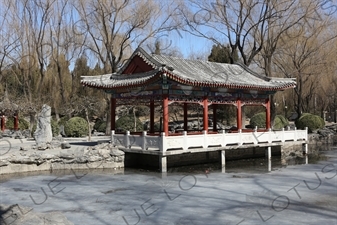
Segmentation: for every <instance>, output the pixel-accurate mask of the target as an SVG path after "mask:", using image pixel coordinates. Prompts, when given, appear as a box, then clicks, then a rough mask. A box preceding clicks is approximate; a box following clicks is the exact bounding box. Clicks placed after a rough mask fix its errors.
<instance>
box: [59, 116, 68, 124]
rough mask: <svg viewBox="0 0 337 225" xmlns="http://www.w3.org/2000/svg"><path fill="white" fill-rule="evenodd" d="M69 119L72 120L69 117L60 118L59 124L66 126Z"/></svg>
mask: <svg viewBox="0 0 337 225" xmlns="http://www.w3.org/2000/svg"><path fill="white" fill-rule="evenodd" d="M69 119H70V118H69V116H63V117H61V118H60V120H59V122H58V124H59V125H63V126H64V125H66V122H67V121H68V120H69Z"/></svg>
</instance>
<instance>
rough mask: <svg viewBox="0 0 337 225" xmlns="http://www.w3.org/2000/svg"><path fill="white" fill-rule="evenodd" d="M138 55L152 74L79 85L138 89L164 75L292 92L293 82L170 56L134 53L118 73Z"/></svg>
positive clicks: (191, 82)
mask: <svg viewBox="0 0 337 225" xmlns="http://www.w3.org/2000/svg"><path fill="white" fill-rule="evenodd" d="M136 55H138V56H139V57H141V58H142V59H143V60H144V62H146V63H147V64H149V65H150V66H151V67H152V68H153V70H152V71H150V72H146V73H141V74H121V73H120V72H119V73H116V74H112V75H111V74H110V75H102V76H100V77H97V76H94V77H83V79H82V84H84V85H87V86H93V87H101V88H114V87H123V86H129V85H142V84H144V83H145V82H148V81H149V80H150V79H152V78H155V77H158V78H159V77H160V76H163V75H166V76H167V77H168V78H170V79H172V80H175V81H177V82H179V83H182V84H186V85H193V86H205V87H207V86H208V87H226V88H238V89H255V90H283V89H287V88H293V87H295V85H296V82H295V81H294V80H293V79H288V78H269V77H266V76H262V75H259V74H257V73H255V72H253V71H251V70H250V69H248V68H247V67H245V66H243V65H240V64H225V63H215V62H208V61H202V60H188V59H182V58H176V57H171V56H163V55H155V54H152V55H150V54H148V53H146V52H145V51H144V50H143V49H141V48H139V49H137V50H136V51H135V52H134V53H133V55H132V56H131V58H130V60H129V61H128V62H127V63H126V65H124V67H123V68H121V70H120V71H124V69H125V68H126V67H127V66H128V65H129V63H130V62H131V61H132V58H133V57H135V56H136Z"/></svg>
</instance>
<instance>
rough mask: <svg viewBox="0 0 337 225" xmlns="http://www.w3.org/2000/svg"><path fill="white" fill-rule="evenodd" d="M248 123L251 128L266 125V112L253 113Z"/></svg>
mask: <svg viewBox="0 0 337 225" xmlns="http://www.w3.org/2000/svg"><path fill="white" fill-rule="evenodd" d="M249 124H250V126H251V127H253V128H255V127H258V128H262V127H266V113H264V112H261V113H257V114H255V115H254V116H252V118H251V119H250V122H249Z"/></svg>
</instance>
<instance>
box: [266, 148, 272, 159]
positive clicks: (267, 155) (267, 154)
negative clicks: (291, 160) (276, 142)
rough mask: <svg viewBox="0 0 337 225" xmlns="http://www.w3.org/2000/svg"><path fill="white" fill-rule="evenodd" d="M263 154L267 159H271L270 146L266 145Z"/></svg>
mask: <svg viewBox="0 0 337 225" xmlns="http://www.w3.org/2000/svg"><path fill="white" fill-rule="evenodd" d="M265 155H266V157H267V158H268V159H271V146H269V147H267V149H266V154H265Z"/></svg>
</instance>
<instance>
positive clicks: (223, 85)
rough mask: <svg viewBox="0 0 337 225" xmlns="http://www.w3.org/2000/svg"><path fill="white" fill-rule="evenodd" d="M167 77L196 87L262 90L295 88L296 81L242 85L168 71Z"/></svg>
mask: <svg viewBox="0 0 337 225" xmlns="http://www.w3.org/2000/svg"><path fill="white" fill-rule="evenodd" d="M166 74H167V77H168V78H169V79H171V80H174V81H176V82H178V83H181V84H184V85H190V86H195V87H215V88H228V89H249V90H261V91H282V90H285V89H289V88H295V87H296V83H294V82H289V83H285V84H282V85H278V86H262V85H241V84H234V83H221V82H217V83H215V82H202V81H196V80H187V79H183V78H181V77H180V76H177V75H175V74H173V73H170V72H168V71H166Z"/></svg>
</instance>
